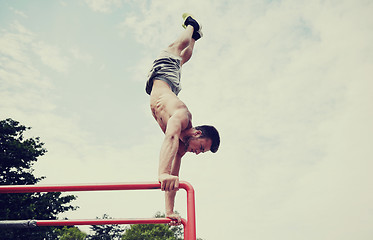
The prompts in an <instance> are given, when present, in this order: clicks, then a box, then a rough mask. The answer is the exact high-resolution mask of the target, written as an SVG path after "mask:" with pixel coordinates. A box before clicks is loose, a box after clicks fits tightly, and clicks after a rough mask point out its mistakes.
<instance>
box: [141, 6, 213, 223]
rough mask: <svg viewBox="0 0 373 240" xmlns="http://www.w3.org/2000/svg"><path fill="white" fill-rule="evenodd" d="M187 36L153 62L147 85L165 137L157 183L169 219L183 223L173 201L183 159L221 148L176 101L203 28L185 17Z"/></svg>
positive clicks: (208, 129) (184, 107) (183, 34)
mask: <svg viewBox="0 0 373 240" xmlns="http://www.w3.org/2000/svg"><path fill="white" fill-rule="evenodd" d="M183 21H184V22H183V27H184V28H185V30H184V32H183V33H182V34H181V35H180V37H179V38H178V39H177V40H176V41H175V42H173V43H172V44H171V45H170V46H168V48H167V49H166V50H164V51H162V53H161V55H160V56H159V57H158V58H157V59H156V60H155V61H154V63H153V66H152V69H151V71H150V72H149V76H148V81H147V83H146V92H147V93H148V94H149V95H150V108H151V111H152V113H153V117H154V118H155V120H156V121H157V122H158V124H159V126H160V127H161V129H162V131H163V132H164V134H165V137H164V140H163V143H162V146H161V151H160V157H159V169H158V178H159V179H158V180H159V182H160V183H161V189H162V191H165V207H166V217H169V218H171V219H173V220H174V221H173V223H176V222H177V223H180V217H179V216H178V214H175V213H174V201H175V195H176V191H177V190H178V187H179V170H180V164H181V158H182V157H183V156H184V154H185V153H186V152H193V153H195V154H197V155H198V154H199V153H203V152H206V151H211V152H213V153H215V152H216V151H217V150H218V148H219V144H220V137H219V133H218V131H217V130H216V129H215V128H214V127H213V126H207V125H203V126H198V127H193V126H192V114H191V113H190V112H189V110H188V108H187V106H186V105H185V104H184V103H183V102H182V101H181V100H180V99H179V98H178V97H177V95H178V93H179V92H180V90H181V86H180V71H181V66H182V65H183V64H185V63H186V62H187V61H188V60H189V59H190V58H191V56H192V52H193V48H194V44H195V42H196V40H198V39H199V38H201V37H202V32H201V26H200V24H199V23H198V22H197V21H196V20H195V19H194V18H193V17H192V16H191V15H190V14H187V13H184V14H183Z"/></svg>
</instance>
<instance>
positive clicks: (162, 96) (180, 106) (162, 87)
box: [150, 80, 192, 132]
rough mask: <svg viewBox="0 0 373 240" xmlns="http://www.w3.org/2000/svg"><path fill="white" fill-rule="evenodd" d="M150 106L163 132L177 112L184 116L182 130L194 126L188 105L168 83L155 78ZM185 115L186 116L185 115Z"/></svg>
mask: <svg viewBox="0 0 373 240" xmlns="http://www.w3.org/2000/svg"><path fill="white" fill-rule="evenodd" d="M150 108H151V110H152V114H153V117H154V118H155V120H156V121H157V122H158V124H159V126H160V127H161V129H162V131H163V132H166V128H167V122H168V120H169V119H170V118H171V117H172V116H173V115H174V114H176V113H178V114H180V113H181V115H182V116H183V118H182V120H181V130H182V131H184V130H186V129H189V128H191V127H192V114H191V113H190V112H189V110H188V108H187V106H186V105H185V104H184V103H183V102H182V101H181V100H180V99H179V98H178V97H177V96H176V95H175V94H174V93H173V92H172V91H171V89H170V87H169V86H168V84H167V83H165V82H163V81H160V80H154V84H153V89H152V92H151V95H150ZM184 116H185V117H184Z"/></svg>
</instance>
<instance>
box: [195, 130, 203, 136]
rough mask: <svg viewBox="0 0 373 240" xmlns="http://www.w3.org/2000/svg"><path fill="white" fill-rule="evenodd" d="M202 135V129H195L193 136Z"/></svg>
mask: <svg viewBox="0 0 373 240" xmlns="http://www.w3.org/2000/svg"><path fill="white" fill-rule="evenodd" d="M201 135H202V131H201V130H196V131H195V132H194V137H199V136H201Z"/></svg>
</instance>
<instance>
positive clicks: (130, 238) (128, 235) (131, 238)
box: [122, 212, 184, 240]
mask: <svg viewBox="0 0 373 240" xmlns="http://www.w3.org/2000/svg"><path fill="white" fill-rule="evenodd" d="M155 217H156V218H163V217H165V215H162V214H160V213H159V212H158V213H157V214H156V215H155ZM180 239H184V238H183V229H182V227H181V226H174V227H172V226H169V225H168V224H137V225H130V226H129V227H127V229H126V231H125V233H124V234H123V236H122V240H180Z"/></svg>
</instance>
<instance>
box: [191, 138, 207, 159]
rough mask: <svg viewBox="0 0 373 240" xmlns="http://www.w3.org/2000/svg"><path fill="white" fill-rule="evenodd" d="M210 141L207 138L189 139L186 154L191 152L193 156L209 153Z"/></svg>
mask: <svg viewBox="0 0 373 240" xmlns="http://www.w3.org/2000/svg"><path fill="white" fill-rule="evenodd" d="M211 144H212V141H211V139H209V138H196V137H191V138H190V139H189V141H188V143H187V144H186V147H187V150H186V151H187V152H193V153H195V154H197V155H198V154H200V153H204V152H207V151H210V148H211Z"/></svg>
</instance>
